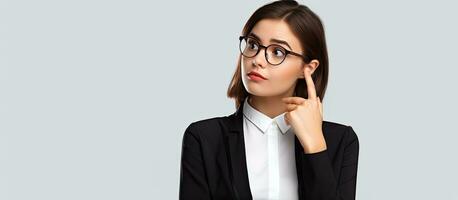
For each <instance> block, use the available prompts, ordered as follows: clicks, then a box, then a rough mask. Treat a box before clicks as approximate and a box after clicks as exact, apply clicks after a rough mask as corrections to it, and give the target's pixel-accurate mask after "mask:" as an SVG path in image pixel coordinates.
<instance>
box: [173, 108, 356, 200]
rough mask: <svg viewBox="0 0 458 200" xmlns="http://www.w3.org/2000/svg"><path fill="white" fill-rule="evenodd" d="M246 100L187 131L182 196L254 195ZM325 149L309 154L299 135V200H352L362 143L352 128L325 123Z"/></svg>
mask: <svg viewBox="0 0 458 200" xmlns="http://www.w3.org/2000/svg"><path fill="white" fill-rule="evenodd" d="M242 112H243V104H241V105H240V107H239V108H238V109H237V111H236V112H234V113H233V114H231V115H229V116H224V117H214V118H209V119H203V120H200V121H196V122H193V123H191V124H190V125H189V126H188V127H187V128H186V130H185V132H184V135H183V141H182V150H181V166H180V186H179V199H181V200H185V199H186V200H200V199H205V200H206V199H215V200H219V199H230V200H245V199H252V196H251V191H250V185H249V182H248V181H249V180H248V172H247V166H246V157H245V143H244V137H243V124H242V123H243V113H242ZM322 130H323V134H324V137H325V140H326V146H327V149H326V150H324V151H321V152H317V153H312V154H306V153H304V150H303V148H302V146H301V144H300V142H299V140H298V138H297V136H295V145H294V146H295V157H296V163H295V164H296V169H297V178H298V188H297V192H298V195H299V199H301V200H305V199H307V200H315V199H326V200H331V199H333V200H337V199H339V200H350V199H352V200H354V199H355V194H356V175H357V169H358V154H359V141H358V137H357V135H356V134H355V132H354V130H353V128H352V127H351V126H346V125H343V124H338V123H334V122H329V121H323V127H322Z"/></svg>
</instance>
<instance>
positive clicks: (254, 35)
mask: <svg viewBox="0 0 458 200" xmlns="http://www.w3.org/2000/svg"><path fill="white" fill-rule="evenodd" d="M248 36H253V37H254V38H256V39H257V40H259V41H261V39H260V38H259V36H257V35H256V34H254V33H250V34H248ZM270 42H275V43H280V44H284V45H286V46H288V47H289V49H290V50H292V49H293V48H291V46H289V44H288V43H287V42H286V41H284V40H279V39H275V38H272V39H270Z"/></svg>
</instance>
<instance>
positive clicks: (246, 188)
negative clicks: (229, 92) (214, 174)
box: [225, 104, 252, 200]
mask: <svg viewBox="0 0 458 200" xmlns="http://www.w3.org/2000/svg"><path fill="white" fill-rule="evenodd" d="M227 126H228V130H229V132H228V133H227V134H226V136H225V137H226V152H227V153H228V155H227V158H228V161H229V163H230V166H229V168H230V169H229V173H230V174H229V175H230V176H231V181H232V189H233V190H234V194H235V195H236V198H237V199H239V200H241V199H252V195H251V191H250V185H249V180H248V170H247V165H246V155H245V141H244V136H243V104H241V105H240V107H239V108H238V109H237V111H236V112H235V113H234V114H232V115H230V116H228V121H227Z"/></svg>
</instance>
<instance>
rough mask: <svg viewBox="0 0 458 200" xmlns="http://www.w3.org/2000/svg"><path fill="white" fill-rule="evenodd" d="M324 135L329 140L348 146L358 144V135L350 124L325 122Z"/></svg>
mask: <svg viewBox="0 0 458 200" xmlns="http://www.w3.org/2000/svg"><path fill="white" fill-rule="evenodd" d="M323 134H324V136H325V137H326V138H327V139H328V140H338V141H339V142H344V143H346V144H349V143H352V142H356V143H358V135H357V134H356V132H355V131H354V129H353V127H352V126H351V125H349V124H343V123H338V122H332V121H323Z"/></svg>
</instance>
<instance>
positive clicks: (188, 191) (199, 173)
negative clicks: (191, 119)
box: [179, 125, 211, 200]
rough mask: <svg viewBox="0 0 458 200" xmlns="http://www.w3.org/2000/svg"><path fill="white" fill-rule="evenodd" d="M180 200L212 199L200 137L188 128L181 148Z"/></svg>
mask: <svg viewBox="0 0 458 200" xmlns="http://www.w3.org/2000/svg"><path fill="white" fill-rule="evenodd" d="M179 199H180V200H195V199H203V200H206V199H211V196H210V192H209V187H208V184H207V178H206V173H205V168H204V164H203V159H202V152H201V148H200V142H199V140H198V137H196V136H195V135H194V133H193V132H191V125H190V126H188V128H186V130H185V132H184V135H183V141H182V149H181V166H180V187H179Z"/></svg>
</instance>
